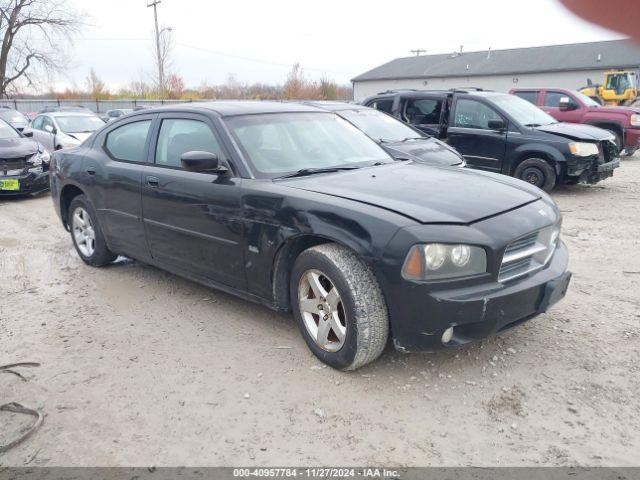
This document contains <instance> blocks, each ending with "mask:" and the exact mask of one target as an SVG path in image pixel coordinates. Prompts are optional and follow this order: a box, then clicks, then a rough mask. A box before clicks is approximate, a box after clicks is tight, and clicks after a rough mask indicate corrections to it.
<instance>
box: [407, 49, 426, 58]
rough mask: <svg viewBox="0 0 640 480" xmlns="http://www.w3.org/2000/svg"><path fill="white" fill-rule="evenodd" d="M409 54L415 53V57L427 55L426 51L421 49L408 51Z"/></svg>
mask: <svg viewBox="0 0 640 480" xmlns="http://www.w3.org/2000/svg"><path fill="white" fill-rule="evenodd" d="M409 51H410V52H411V53H415V54H416V57H419V56H420V55H422V54H423V53H427V51H426V50H423V49H422V48H416V49H415V50H409Z"/></svg>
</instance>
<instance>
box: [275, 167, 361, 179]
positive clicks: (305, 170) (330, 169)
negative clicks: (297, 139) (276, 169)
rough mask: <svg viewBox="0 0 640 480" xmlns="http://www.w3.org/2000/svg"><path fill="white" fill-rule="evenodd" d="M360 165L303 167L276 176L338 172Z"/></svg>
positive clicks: (302, 175)
mask: <svg viewBox="0 0 640 480" xmlns="http://www.w3.org/2000/svg"><path fill="white" fill-rule="evenodd" d="M358 168H360V167H326V168H303V169H301V170H298V171H297V172H294V173H289V174H287V175H283V176H281V177H277V178H293V177H306V176H307V175H314V174H316V173H332V172H340V171H342V170H356V169H358Z"/></svg>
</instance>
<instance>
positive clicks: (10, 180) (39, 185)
mask: <svg viewBox="0 0 640 480" xmlns="http://www.w3.org/2000/svg"><path fill="white" fill-rule="evenodd" d="M48 189H49V171H48V169H42V168H38V169H31V170H27V171H25V172H21V173H19V174H16V175H2V172H0V197H22V196H29V195H37V194H39V193H42V192H45V191H47V190H48Z"/></svg>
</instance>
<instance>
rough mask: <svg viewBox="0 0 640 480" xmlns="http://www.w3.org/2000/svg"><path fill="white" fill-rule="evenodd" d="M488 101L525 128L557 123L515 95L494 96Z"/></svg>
mask: <svg viewBox="0 0 640 480" xmlns="http://www.w3.org/2000/svg"><path fill="white" fill-rule="evenodd" d="M490 100H491V101H492V102H493V103H494V104H495V105H496V106H498V107H500V108H501V109H502V110H504V111H505V112H506V113H507V115H509V116H510V117H511V118H513V119H514V120H515V121H516V122H517V123H519V124H520V125H524V126H525V127H538V126H542V125H550V124H552V123H558V122H556V120H555V119H554V118H553V117H552V116H551V115H548V114H546V113H545V112H543V111H542V110H540V109H539V108H538V107H536V106H535V105H532V104H531V103H529V102H527V101H526V100H523V99H521V98H520V97H516V96H515V95H495V96H492V97H490Z"/></svg>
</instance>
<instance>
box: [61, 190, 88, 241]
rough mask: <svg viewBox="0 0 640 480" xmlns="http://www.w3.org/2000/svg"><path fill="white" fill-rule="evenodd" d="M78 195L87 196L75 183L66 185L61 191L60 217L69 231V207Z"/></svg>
mask: <svg viewBox="0 0 640 480" xmlns="http://www.w3.org/2000/svg"><path fill="white" fill-rule="evenodd" d="M78 195H85V193H84V190H82V189H81V188H80V187H78V186H77V185H75V184H73V183H69V184H67V185H65V186H64V187H62V190H61V191H60V217H61V218H62V224H63V225H64V227H65V228H66V229H67V230H69V205H71V202H72V201H73V199H74V198H76V197H77V196H78Z"/></svg>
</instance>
